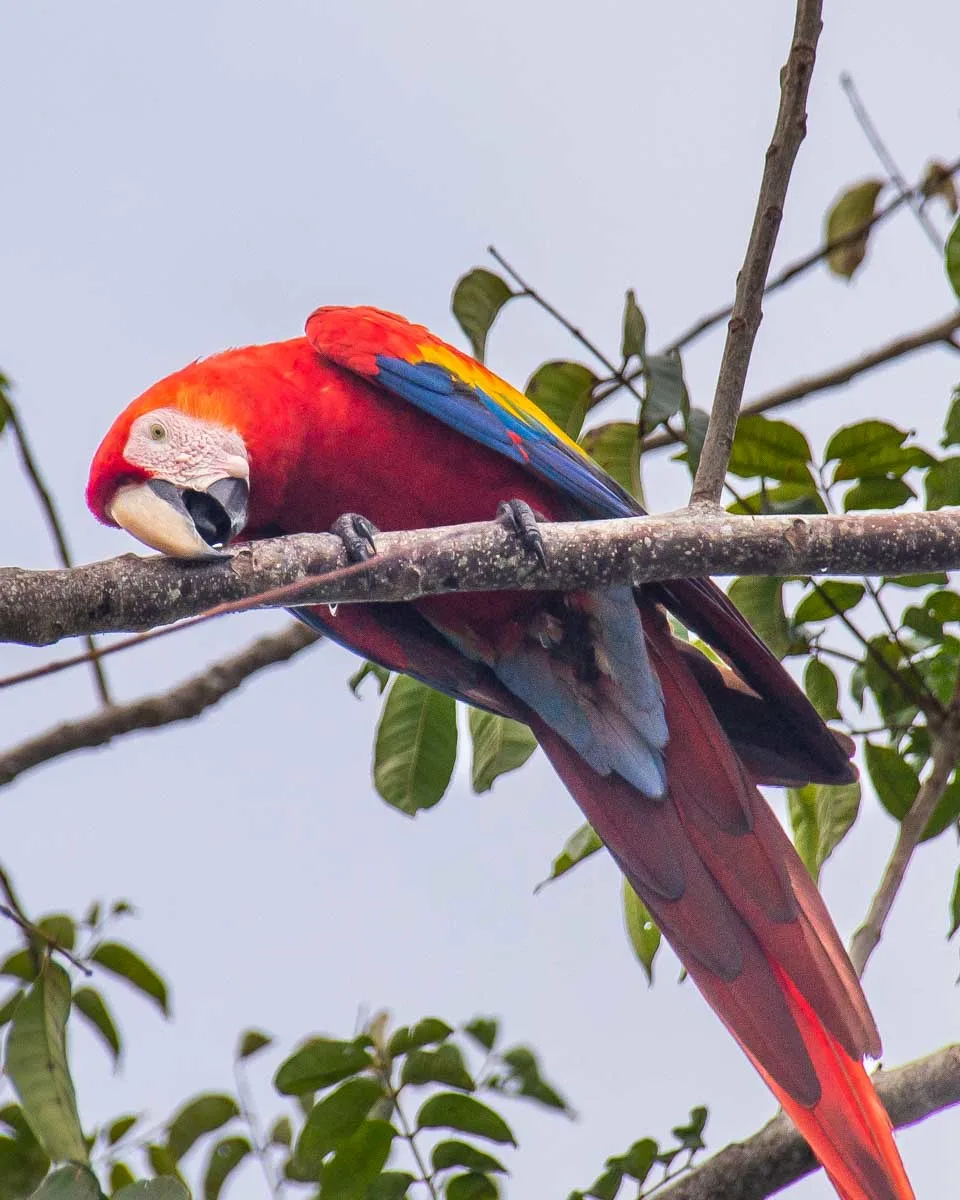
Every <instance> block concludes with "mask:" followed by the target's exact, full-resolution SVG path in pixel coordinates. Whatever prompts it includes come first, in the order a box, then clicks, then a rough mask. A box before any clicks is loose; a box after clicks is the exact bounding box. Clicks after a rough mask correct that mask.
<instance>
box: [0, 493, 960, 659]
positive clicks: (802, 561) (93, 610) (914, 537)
mask: <svg viewBox="0 0 960 1200" xmlns="http://www.w3.org/2000/svg"><path fill="white" fill-rule="evenodd" d="M541 529H542V533H543V541H544V547H545V550H546V555H547V566H546V567H543V566H541V565H540V564H539V563H538V562H537V560H536V558H535V557H534V556H532V555H528V554H527V553H526V552H525V551H524V550H523V549H522V548H521V547H520V546H519V545H518V543H517V541H516V539H515V538H514V537H513V536H512V535H511V534H510V533H508V532H507V531H506V530H505V529H504V528H503V527H502V526H501V525H499V524H497V523H496V522H490V523H489V524H476V525H462V526H450V527H445V528H439V529H421V530H414V531H412V532H406V533H383V534H379V535H378V536H377V539H376V541H377V547H378V550H379V553H378V554H377V556H376V557H375V558H374V559H372V560H371V561H370V562H368V563H362V564H360V565H358V566H345V559H344V555H343V548H342V546H341V544H340V542H339V540H338V539H337V538H333V537H331V536H330V535H328V534H295V535H292V536H289V537H283V538H272V539H269V540H266V541H261V542H251V543H250V544H249V545H248V546H244V547H242V548H240V549H239V550H238V551H237V552H236V553H234V554H231V555H228V556H225V557H224V558H222V559H220V560H214V561H208V562H183V561H177V560H174V559H169V558H163V557H150V558H139V557H137V556H136V555H132V554H127V555H124V556H123V557H121V558H114V559H109V560H107V561H106V562H100V563H91V564H89V565H87V566H83V567H74V568H73V569H72V570H69V571H67V570H53V571H27V570H23V569H21V568H18V567H5V568H2V569H0V641H9V642H19V643H21V644H24V645H34V646H42V645H49V644H50V643H52V642H57V641H59V640H61V639H62V638H66V637H78V636H83V635H86V634H88V633H116V632H124V631H136V630H141V629H149V628H152V627H154V626H156V625H165V624H170V623H171V622H174V621H180V620H183V619H184V618H187V617H193V616H197V615H198V614H200V613H205V612H207V611H208V610H210V609H211V608H213V607H214V606H216V605H221V604H223V605H238V604H240V603H241V602H243V606H244V607H261V608H277V607H289V606H290V605H292V604H337V603H350V602H361V601H389V602H392V601H401V600H416V599H419V598H421V597H423V596H428V595H436V594H440V593H444V592H456V591H502V590H504V589H506V588H521V589H526V590H531V589H532V590H535V589H540V590H549V589H564V590H571V589H578V588H589V587H597V586H601V587H602V586H605V585H611V584H625V583H629V584H633V585H635V586H639V585H640V584H643V583H647V582H652V581H658V580H669V579H690V578H697V577H700V576H705V575H817V574H819V573H826V572H829V573H832V574H836V575H897V574H900V575H903V574H910V573H913V572H917V571H933V570H945V571H946V570H955V569H958V568H960V510H957V509H941V510H939V511H936V512H892V513H870V514H866V515H859V514H857V515H847V516H834V515H830V516H809V517H801V516H776V517H774V516H770V517H767V516H764V517H747V516H731V515H729V514H726V513H719V514H714V513H712V512H711V513H704V512H691V511H690V510H681V511H680V512H678V513H672V514H666V515H664V516H657V517H638V518H632V519H624V520H616V521H585V522H568V523H562V524H546V525H543V526H542V527H541ZM330 572H335V574H330ZM319 575H325V576H326V578H325V579H323V580H321V581H318V580H317V578H316V577H317V576H319ZM277 588H288V589H292V590H289V591H284V592H283V593H282V594H277V593H276V592H271V589H277ZM265 593H267V594H265Z"/></svg>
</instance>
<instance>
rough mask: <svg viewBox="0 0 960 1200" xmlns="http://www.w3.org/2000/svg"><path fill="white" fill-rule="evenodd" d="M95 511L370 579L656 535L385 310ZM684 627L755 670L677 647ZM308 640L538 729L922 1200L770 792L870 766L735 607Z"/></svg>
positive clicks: (809, 1118) (154, 439)
mask: <svg viewBox="0 0 960 1200" xmlns="http://www.w3.org/2000/svg"><path fill="white" fill-rule="evenodd" d="M87 502H88V504H89V506H90V508H91V509H92V511H93V513H94V514H95V515H96V516H97V517H98V518H99V519H100V520H101V521H104V522H105V523H107V524H112V525H119V526H122V527H123V528H125V529H126V530H128V531H129V532H130V533H132V534H133V535H134V536H135V537H137V538H139V539H140V540H141V541H142V542H145V543H146V544H147V545H148V546H151V547H153V548H155V549H157V550H161V551H163V552H164V553H167V554H172V555H176V556H180V557H195V556H203V555H208V554H210V553H211V547H212V546H214V545H220V544H226V543H227V542H228V541H231V540H233V539H236V538H241V537H242V538H257V537H264V536H271V535H277V534H282V533H295V532H311V531H313V532H320V531H326V530H329V529H334V530H335V531H336V532H338V533H339V534H340V536H341V537H342V538H343V540H344V542H345V545H346V546H347V549H348V551H349V552H350V553H351V555H352V556H353V557H354V558H362V557H363V555H364V553H365V545H366V544H367V543H372V539H373V535H374V533H375V527H379V528H380V529H386V530H393V529H417V528H425V527H429V526H438V525H450V524H457V523H460V522H468V521H480V520H486V519H490V518H491V517H492V516H493V515H494V513H496V512H497V511H498V510H499V511H500V512H501V514H502V515H503V517H504V519H506V520H508V521H509V522H510V523H511V524H512V525H513V527H514V530H515V532H516V533H517V535H518V536H519V537H521V539H522V540H523V541H524V542H525V544H527V545H528V546H529V547H530V548H531V549H532V550H534V551H537V552H540V551H541V550H542V544H541V542H540V540H539V537H538V534H537V531H536V527H535V524H534V521H533V516H532V513H533V512H535V513H536V514H538V515H539V516H540V517H541V518H544V519H547V520H553V521H562V520H571V519H576V520H579V519H584V518H602V517H625V516H633V515H636V514H638V513H641V512H642V510H641V509H640V508H639V506H638V505H637V503H636V502H635V501H634V499H633V498H632V497H631V496H630V495H628V494H627V493H626V492H625V491H624V490H623V489H622V488H620V487H619V485H618V484H617V483H615V482H614V481H613V480H612V479H611V478H610V477H609V476H607V475H606V474H605V473H604V472H603V471H602V470H600V469H599V468H598V467H597V466H596V464H595V463H593V462H592V461H591V460H590V459H589V458H588V457H587V456H586V454H585V453H584V452H583V451H582V450H581V449H580V447H579V446H577V444H576V443H575V442H573V441H572V440H571V439H570V438H569V437H567V436H566V434H564V433H563V431H562V430H560V429H559V428H558V427H557V426H556V425H555V424H553V422H551V421H550V420H549V419H548V418H547V417H546V416H545V415H544V414H543V413H542V412H541V411H540V410H539V409H538V408H537V407H536V406H535V405H534V404H532V403H531V402H530V401H529V400H527V399H526V398H525V397H524V396H522V395H521V394H520V393H519V392H517V391H515V390H514V389H513V388H512V387H510V385H509V384H507V383H505V382H504V381H503V380H501V379H499V378H498V377H497V376H495V375H493V374H492V373H491V372H490V371H488V370H487V369H486V368H484V367H483V366H481V365H480V364H479V363H477V362H475V361H473V360H472V359H470V358H469V357H467V356H466V355H464V354H461V353H460V352H458V351H457V350H455V349H453V348H452V347H450V346H448V345H446V344H445V343H444V342H442V341H440V340H439V339H438V338H436V337H434V336H432V335H431V334H430V333H429V332H428V331H427V330H426V329H424V328H422V327H420V326H416V325H411V324H409V323H408V322H406V321H405V320H403V319H402V318H400V317H397V316H394V315H392V314H389V313H385V312H381V311H378V310H376V309H372V308H354V309H349V308H321V309H318V310H317V311H316V312H315V313H313V315H312V316H311V317H310V319H309V320H308V322H307V326H306V337H305V338H295V339H293V340H291V341H287V342H281V343H276V344H272V345H265V346H251V347H248V348H245V349H239V350H230V351H227V352H225V353H223V354H219V355H216V356H214V357H212V358H208V359H205V360H203V361H201V362H197V363H193V364H191V365H190V366H188V367H186V368H185V369H184V370H182V371H179V372H177V373H176V374H174V375H171V376H169V377H168V378H167V379H164V380H162V381H161V382H160V383H157V384H155V385H154V386H153V387H151V388H150V389H149V390H148V391H146V392H145V393H144V394H143V395H142V396H140V397H139V398H138V399H137V400H134V401H133V403H132V404H130V406H129V407H128V408H127V409H126V410H125V411H124V412H123V413H122V414H121V415H120V417H119V418H118V419H117V420H116V422H115V423H114V425H113V426H112V428H111V429H110V431H109V432H108V434H107V436H106V437H105V439H104V441H103V442H102V444H101V446H100V448H99V449H98V451H97V453H96V457H95V458H94V461H93V465H92V468H91V473H90V482H89V485H88V490H87ZM531 510H532V511H531ZM371 522H372V523H373V524H372V525H371ZM366 552H369V551H366ZM665 610H666V611H669V612H672V613H673V614H674V615H675V616H676V617H678V618H679V619H680V621H681V622H683V623H684V624H685V625H686V626H687V627H689V628H690V629H692V630H694V631H695V632H696V633H697V634H699V636H700V637H702V638H703V639H704V640H705V641H706V642H708V643H709V644H710V645H711V646H713V647H714V648H715V650H716V651H717V652H718V653H719V654H720V655H721V656H722V657H723V658H724V659H725V660H727V661H728V662H729V663H730V664H731V667H732V668H733V670H729V669H718V668H717V667H716V666H715V665H714V664H712V663H711V662H710V661H709V660H708V659H707V658H706V657H704V656H703V655H701V654H700V653H698V652H697V651H695V650H694V649H693V648H692V647H691V646H689V645H687V644H685V643H682V642H680V641H678V640H676V639H674V638H673V636H672V635H671V633H670V630H669V627H668V624H667V620H666V616H665ZM297 615H299V616H300V617H301V618H302V619H305V620H307V621H308V623H310V624H311V625H313V626H314V627H315V628H317V629H320V630H322V631H323V632H325V633H327V634H328V635H329V636H331V637H333V638H335V639H336V640H337V641H339V642H342V643H343V644H345V645H347V646H349V647H351V648H352V649H354V650H356V651H357V652H359V653H360V654H362V655H364V656H366V657H367V658H370V659H373V660H375V661H377V662H379V663H381V664H383V665H384V666H386V667H388V668H390V669H392V670H397V671H405V672H408V673H410V674H412V675H415V676H417V677H418V678H420V679H422V680H424V681H425V682H427V683H429V684H431V685H433V686H435V687H437V688H439V689H441V690H443V691H445V692H447V693H449V694H451V695H453V696H455V697H457V698H459V699H462V700H465V701H467V702H468V703H471V704H476V705H479V706H481V707H484V708H486V709H489V710H492V711H493V712H496V713H501V714H504V715H506V716H510V717H513V718H516V719H518V720H521V721H525V722H526V723H527V724H528V725H529V726H530V727H531V728H532V730H533V731H534V733H535V734H536V737H537V739H538V741H539V742H540V745H541V746H542V748H543V750H544V751H545V753H546V755H547V757H548V758H549V759H550V761H551V762H552V764H553V766H554V768H555V769H556V771H557V773H558V775H559V776H560V778H561V779H562V780H563V782H564V783H565V784H566V786H567V787H568V789H569V790H570V792H571V793H572V794H573V796H574V798H575V799H576V801H577V803H578V804H579V805H580V807H581V808H582V809H583V811H584V813H585V815H586V816H587V818H588V820H589V821H590V822H591V824H592V825H593V827H594V828H595V829H596V831H597V832H598V834H599V835H600V837H601V838H602V839H603V841H604V842H605V843H606V845H607V847H608V849H609V850H610V852H611V854H612V855H613V857H614V858H615V859H616V861H617V863H618V864H619V865H620V867H621V869H622V870H623V873H624V874H625V876H626V877H627V879H628V880H629V881H630V883H631V884H632V886H633V888H634V889H635V890H636V892H637V893H638V894H639V895H640V896H641V897H642V899H643V900H644V902H645V903H646V905H647V907H648V908H649V910H650V912H651V913H652V914H653V916H654V918H655V919H656V921H657V922H658V924H659V925H660V927H661V929H662V930H663V932H664V934H665V935H666V937H667V938H668V940H669V941H670V942H671V944H672V945H673V947H674V949H675V950H676V952H677V954H678V955H679V957H680V959H681V961H682V962H683V964H684V966H685V967H686V969H687V971H688V972H689V973H690V976H691V977H692V978H693V979H694V981H695V982H696V983H697V985H698V987H699V988H700V990H701V992H702V993H703V995H704V996H705V997H706V999H707V1001H708V1003H709V1004H710V1005H711V1006H712V1007H713V1008H714V1009H715V1010H716V1012H717V1013H718V1015H719V1016H720V1018H721V1020H722V1021H723V1022H724V1024H725V1025H726V1026H727V1028H728V1029H729V1030H730V1032H731V1033H732V1034H733V1035H734V1037H735V1038H736V1039H737V1041H738V1042H739V1043H740V1045H741V1046H742V1047H743V1049H744V1050H745V1051H746V1053H747V1055H748V1056H749V1057H750V1059H751V1061H752V1062H753V1064H754V1066H755V1067H756V1068H757V1070H758V1071H759V1072H760V1074H761V1075H762V1076H763V1078H764V1079H765V1080H766V1082H767V1084H768V1085H769V1086H770V1088H771V1089H772V1090H773V1092H774V1094H775V1095H776V1096H777V1098H778V1099H779V1101H780V1103H781V1104H782V1105H783V1107H784V1108H785V1109H786V1110H787V1112H788V1113H789V1114H790V1115H791V1116H792V1118H793V1120H794V1121H795V1122H796V1124H797V1126H798V1127H799V1128H800V1130H801V1132H802V1133H803V1134H804V1136H805V1137H806V1138H807V1140H808V1141H809V1143H810V1145H811V1146H812V1148H813V1150H814V1152H815V1153H816V1155H817V1157H818V1158H819V1159H820V1161H821V1162H822V1163H823V1165H824V1167H825V1168H826V1170H827V1173H828V1174H829V1176H830V1178H831V1180H832V1181H833V1184H834V1186H835V1187H836V1189H837V1192H838V1193H839V1194H840V1196H841V1197H843V1198H844V1200H909V1198H910V1197H912V1196H913V1191H912V1189H911V1187H910V1184H909V1182H908V1180H907V1177H906V1173H905V1171H904V1168H903V1165H902V1163H901V1160H900V1157H899V1154H898V1152H897V1149H896V1146H895V1143H894V1140H893V1136H892V1131H891V1126H890V1122H889V1119H888V1118H887V1115H886V1113H885V1112H884V1110H883V1108H882V1106H881V1104H880V1101H879V1099H878V1097H877V1095H876V1092H875V1091H874V1088H873V1085H872V1083H871V1082H870V1079H869V1077H868V1076H867V1074H866V1072H865V1071H864V1068H863V1066H862V1059H863V1057H864V1055H871V1056H873V1057H876V1056H877V1055H879V1053H880V1039H879V1036H878V1033H877V1029H876V1025H875V1024H874V1021H873V1018H872V1016H871V1014H870V1010H869V1008H868V1005H867V1001H866V998H865V997H864V995H863V992H862V991H861V988H860V984H859V981H858V979H857V977H856V974H855V972H854V971H853V968H852V967H851V964H850V961H849V959H848V958H847V955H846V952H845V950H844V948H843V945H842V943H841V941H840V939H839V937H838V935H837V932H836V930H835V929H834V927H833V924H832V922H831V920H830V916H829V914H828V913H827V910H826V908H825V906H824V904H823V902H822V900H821V898H820V896H819V894H818V892H817V890H816V888H815V886H814V884H813V882H812V881H811V879H810V876H809V874H808V873H807V870H806V868H805V867H804V865H803V863H802V862H801V860H800V859H799V857H798V856H797V854H796V852H795V850H794V848H793V846H792V845H791V844H790V841H789V840H788V838H787V837H786V835H785V833H784V832H783V830H782V828H781V826H780V824H779V822H778V821H777V819H776V817H775V816H774V814H773V813H772V812H771V810H770V808H769V807H768V806H767V804H766V802H765V801H764V800H763V798H762V797H761V795H760V793H759V791H758V790H757V787H756V784H757V783H790V784H795V783H802V782H806V781H819V782H825V783H842V782H846V781H849V780H851V779H853V778H855V773H854V771H853V768H852V767H851V765H850V762H849V756H848V751H847V749H846V748H845V747H844V746H843V744H842V743H841V742H839V741H838V739H836V738H835V737H834V736H833V735H832V734H831V733H830V731H829V730H828V729H827V728H826V726H825V725H824V724H823V722H822V721H821V719H820V717H819V716H818V715H817V713H816V712H815V710H814V709H813V708H812V706H811V705H810V704H809V703H808V701H807V700H806V698H805V696H804V695H803V693H802V692H801V690H800V689H799V688H798V687H797V685H796V684H795V683H794V681H793V680H792V679H791V678H790V676H789V675H788V674H787V673H786V671H784V669H783V668H782V667H781V665H780V663H779V662H778V661H777V659H776V658H775V657H774V656H773V655H772V654H771V653H770V651H769V650H768V649H767V648H766V646H764V644H763V643H762V642H761V641H760V640H759V638H757V636H756V635H755V634H754V632H753V630H752V629H751V628H750V626H749V625H748V624H747V623H746V621H744V619H743V618H742V617H741V615H740V614H739V613H738V612H737V610H736V609H735V608H734V607H733V605H732V604H731V603H730V602H729V601H728V600H727V598H726V596H725V595H724V594H723V593H722V592H721V591H720V590H719V589H718V588H717V587H716V586H715V585H714V584H713V583H711V582H709V581H706V580H685V581H676V582H670V583H665V584H655V585H647V586H644V587H642V588H639V589H636V590H634V589H631V588H628V587H597V588H595V589H590V590H586V591H581V592H576V593H572V594H561V593H557V592H545V593H537V592H498V593H490V594H483V595H478V594H472V595H469V594H450V595H445V596H438V597H431V598H428V599H424V600H420V601H417V602H415V603H411V604H401V605H388V604H370V605H341V606H340V607H339V608H338V609H337V611H336V613H335V614H334V613H332V612H331V611H329V610H328V609H326V608H313V609H309V610H298V613H297Z"/></svg>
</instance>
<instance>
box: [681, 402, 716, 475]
mask: <svg viewBox="0 0 960 1200" xmlns="http://www.w3.org/2000/svg"><path fill="white" fill-rule="evenodd" d="M709 424H710V414H709V413H706V412H704V410H703V409H702V408H693V407H691V408H690V409H689V411H688V412H687V413H686V415H685V416H684V421H683V440H684V441H685V442H686V450H685V451H684V452H683V453H682V454H681V455H680V456H679V457H680V458H681V459H682V460H683V461H684V462H685V463H686V464H687V466H688V467H689V468H690V474H691V475H696V473H697V467H699V465H700V454H701V452H702V450H703V443H704V441H705V440H706V436H707V426H708V425H709Z"/></svg>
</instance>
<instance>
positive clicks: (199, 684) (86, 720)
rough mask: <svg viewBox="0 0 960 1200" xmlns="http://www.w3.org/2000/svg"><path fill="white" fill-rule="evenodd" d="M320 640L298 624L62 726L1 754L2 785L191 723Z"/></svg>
mask: <svg viewBox="0 0 960 1200" xmlns="http://www.w3.org/2000/svg"><path fill="white" fill-rule="evenodd" d="M319 640H320V639H319V635H318V634H316V633H314V632H313V631H312V630H310V629H308V628H307V627H306V625H301V624H300V623H299V622H296V623H294V624H291V626H290V628H289V629H285V630H283V631H282V632H281V633H277V634H271V635H268V636H266V637H261V638H258V639H257V640H256V641H255V642H252V643H251V644H250V645H249V646H247V647H246V648H245V649H243V650H241V651H240V652H239V653H238V654H234V655H232V656H231V657H230V658H225V659H223V660H221V661H220V662H217V663H214V664H213V666H211V667H208V668H207V669H206V670H205V671H202V672H201V673H200V674H199V675H196V676H194V677H193V678H192V679H188V680H186V681H185V682H184V683H181V684H179V685H178V686H177V687H175V688H172V689H171V690H170V691H167V692H161V693H159V694H158V695H155V696H145V697H143V698H142V699H140V700H134V701H133V702H132V703H130V704H116V705H112V706H111V707H110V708H106V709H101V710H100V711H99V712H95V713H93V714H91V715H90V716H89V717H83V718H82V719H81V720H79V721H67V722H65V723H64V724H62V725H57V726H55V727H54V728H53V729H49V730H47V731H46V732H45V733H41V734H40V735H39V736H37V737H33V738H30V739H29V740H28V741H25V742H22V743H21V744H20V745H19V746H14V747H12V748H11V749H10V750H7V751H5V752H4V753H3V754H0V787H3V786H4V785H6V784H8V783H12V782H13V781H14V780H15V779H16V778H17V777H18V776H20V775H22V774H24V772H25V771H29V770H30V769H31V768H32V767H36V766H39V765H40V764H41V763H45V762H50V761H51V759H54V758H60V757H61V756H62V755H64V754H72V753H73V752H74V751H75V750H88V749H92V748H93V747H94V746H103V745H105V744H106V743H107V742H110V741H112V740H113V739H114V738H115V737H120V736H121V735H122V734H126V733H133V732H134V731H135V730H137V729H156V728H158V727H159V726H161V725H171V724H173V723H174V722H175V721H189V720H190V719H191V718H193V717H197V716H199V715H200V713H202V712H203V711H204V709H207V708H211V707H212V706H213V705H214V704H218V703H219V702H220V701H221V700H222V699H223V698H224V696H227V695H229V694H230V692H233V691H236V689H237V688H238V687H240V685H241V684H242V683H243V682H244V681H245V680H247V679H249V678H250V676H251V675H255V674H256V673H257V672H258V671H262V670H263V669H264V668H265V667H269V666H272V665H273V664H274V663H281V662H287V661H288V660H289V659H291V658H293V656H294V655H295V654H298V653H299V652H300V651H301V650H305V649H306V648H307V646H311V645H313V643H314V642H316V641H319Z"/></svg>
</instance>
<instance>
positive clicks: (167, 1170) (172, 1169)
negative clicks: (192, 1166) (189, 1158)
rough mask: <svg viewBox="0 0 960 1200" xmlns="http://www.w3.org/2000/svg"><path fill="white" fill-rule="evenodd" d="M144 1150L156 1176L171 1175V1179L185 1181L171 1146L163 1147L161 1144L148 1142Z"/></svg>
mask: <svg viewBox="0 0 960 1200" xmlns="http://www.w3.org/2000/svg"><path fill="white" fill-rule="evenodd" d="M144 1150H145V1151H146V1154H147V1162H149V1164H150V1169H151V1171H153V1173H154V1175H169V1176H170V1178H171V1179H179V1180H181V1181H182V1180H183V1176H182V1175H181V1174H180V1168H179V1167H178V1166H177V1160H176V1159H175V1158H174V1157H173V1155H172V1154H171V1153H170V1147H169V1146H166V1145H161V1144H160V1143H159V1142H147V1144H146V1146H145V1147H144Z"/></svg>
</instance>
